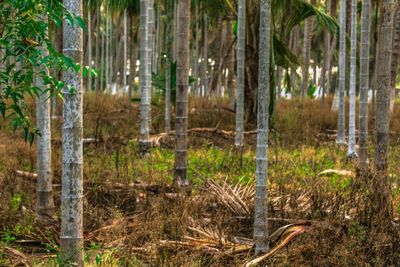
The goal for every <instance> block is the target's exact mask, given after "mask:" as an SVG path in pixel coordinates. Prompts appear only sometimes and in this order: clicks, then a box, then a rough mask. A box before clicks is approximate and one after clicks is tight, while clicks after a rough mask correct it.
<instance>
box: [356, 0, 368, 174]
mask: <svg viewBox="0 0 400 267" xmlns="http://www.w3.org/2000/svg"><path fill="white" fill-rule="evenodd" d="M369 24H370V0H363V1H362V12H361V45H360V47H361V51H360V112H359V113H360V114H359V123H360V136H359V141H358V142H359V146H360V149H359V161H358V167H359V169H360V170H361V171H363V172H366V171H368V168H369V160H368V90H369V48H370V44H369V40H370V30H369V27H370V25H369Z"/></svg>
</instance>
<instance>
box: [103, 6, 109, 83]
mask: <svg viewBox="0 0 400 267" xmlns="http://www.w3.org/2000/svg"><path fill="white" fill-rule="evenodd" d="M108 10H109V3H106V17H105V20H106V32H105V35H106V36H105V39H106V40H105V46H106V54H105V75H106V84H105V86H104V89H105V90H107V88H108V85H109V83H110V80H109V78H110V76H109V70H110V69H109V65H110V46H109V44H110V18H109V17H108V16H109V12H108ZM103 62H104V61H103Z"/></svg>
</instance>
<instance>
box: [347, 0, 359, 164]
mask: <svg viewBox="0 0 400 267" xmlns="http://www.w3.org/2000/svg"><path fill="white" fill-rule="evenodd" d="M356 59H357V2H356V0H351V44H350V107H349V143H348V149H347V156H348V157H357V153H356V75H357V70H356V68H357V62H356Z"/></svg>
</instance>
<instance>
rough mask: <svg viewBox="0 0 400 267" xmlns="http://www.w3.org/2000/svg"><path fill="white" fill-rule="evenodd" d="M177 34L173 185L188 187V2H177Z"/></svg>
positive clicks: (181, 0) (182, 0)
mask: <svg viewBox="0 0 400 267" xmlns="http://www.w3.org/2000/svg"><path fill="white" fill-rule="evenodd" d="M177 26H178V32H177V35H176V37H177V40H176V43H177V67H176V73H177V79H176V116H175V132H176V146H175V167H174V170H175V171H174V183H175V184H176V185H178V186H188V185H189V181H188V179H187V121H188V87H189V83H188V82H189V41H190V38H189V37H190V35H189V31H190V0H179V2H178V25H177Z"/></svg>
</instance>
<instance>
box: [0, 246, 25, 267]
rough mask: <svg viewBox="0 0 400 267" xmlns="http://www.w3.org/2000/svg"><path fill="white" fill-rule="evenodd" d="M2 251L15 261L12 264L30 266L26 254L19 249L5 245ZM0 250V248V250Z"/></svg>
mask: <svg viewBox="0 0 400 267" xmlns="http://www.w3.org/2000/svg"><path fill="white" fill-rule="evenodd" d="M3 250H4V253H5V254H7V255H8V256H10V257H11V258H14V259H15V261H16V263H14V264H13V265H12V266H28V267H29V266H31V265H30V264H29V258H28V256H26V255H25V254H24V253H22V252H21V251H18V250H16V249H14V248H11V247H7V246H5V247H4V248H3ZM0 251H1V250H0Z"/></svg>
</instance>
